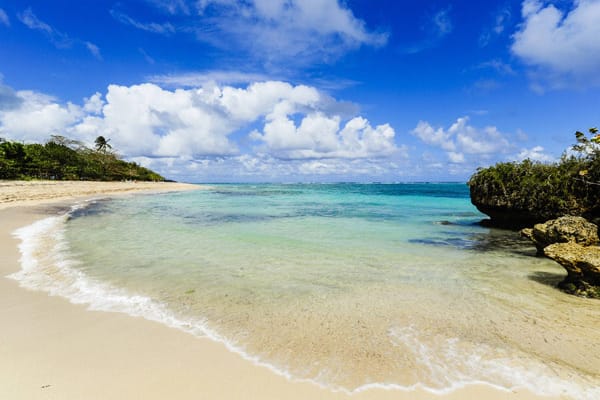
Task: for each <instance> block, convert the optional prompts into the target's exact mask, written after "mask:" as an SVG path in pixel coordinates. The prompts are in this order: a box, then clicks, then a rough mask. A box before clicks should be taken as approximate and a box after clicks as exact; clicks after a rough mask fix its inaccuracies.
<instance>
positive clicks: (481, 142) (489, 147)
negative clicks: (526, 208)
mask: <svg viewBox="0 0 600 400" xmlns="http://www.w3.org/2000/svg"><path fill="white" fill-rule="evenodd" d="M412 133H413V134H414V135H415V136H417V137H418V138H419V139H421V140H422V141H423V142H424V143H427V144H429V145H432V146H435V147H439V148H441V149H443V150H445V151H447V155H448V158H449V159H450V161H452V162H454V163H461V162H464V161H465V159H464V154H466V155H479V156H482V155H483V156H491V155H496V154H504V153H506V152H508V151H509V150H510V148H511V145H510V143H509V141H508V140H507V139H506V137H505V135H504V134H502V133H501V132H500V131H499V130H498V129H497V128H496V127H495V126H487V127H485V128H476V127H474V126H472V125H469V117H461V118H458V119H457V120H456V122H455V123H453V124H452V125H451V126H450V127H449V128H448V129H444V128H442V127H439V128H437V129H436V128H434V127H433V126H431V124H429V123H428V122H425V121H420V122H419V123H418V124H417V127H416V128H415V129H414V130H413V131H412Z"/></svg>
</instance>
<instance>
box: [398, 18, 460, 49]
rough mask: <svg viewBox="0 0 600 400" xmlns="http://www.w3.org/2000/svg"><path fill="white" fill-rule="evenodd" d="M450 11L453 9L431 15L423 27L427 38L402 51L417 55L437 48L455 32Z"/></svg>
mask: <svg viewBox="0 0 600 400" xmlns="http://www.w3.org/2000/svg"><path fill="white" fill-rule="evenodd" d="M450 11H451V8H450V7H447V8H444V9H441V10H439V11H437V12H436V13H435V14H433V15H430V16H429V17H428V18H427V22H426V23H425V24H423V26H422V27H421V30H422V31H424V32H425V34H426V37H425V38H424V39H423V40H421V41H419V42H417V43H413V44H411V45H408V46H406V47H405V48H403V49H402V51H403V52H404V53H406V54H416V53H420V52H421V51H424V50H427V49H430V48H432V47H435V46H437V45H438V44H439V43H440V41H441V40H442V39H443V38H444V37H445V36H447V35H448V34H450V33H451V32H452V31H453V30H454V25H453V23H452V19H451V18H450Z"/></svg>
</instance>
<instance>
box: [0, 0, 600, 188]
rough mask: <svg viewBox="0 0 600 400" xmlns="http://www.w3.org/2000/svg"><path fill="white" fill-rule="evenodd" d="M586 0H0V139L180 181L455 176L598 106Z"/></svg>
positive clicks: (599, 110) (597, 53) (593, 8)
mask: <svg viewBox="0 0 600 400" xmlns="http://www.w3.org/2000/svg"><path fill="white" fill-rule="evenodd" d="M598 21H600V0H578V1H569V0H557V1H538V0H525V1H486V2H472V1H419V2H415V1H393V0H348V1H341V0H243V1H241V0H238V1H234V0H134V1H132V0H129V1H125V0H123V1H101V0H98V1H63V0H55V1H52V2H49V1H36V0H31V1H27V0H26V1H22V0H19V1H6V0H0V74H1V75H0V137H4V138H9V139H13V140H21V141H25V142H30V141H45V140H47V139H48V138H49V136H50V135H52V134H61V135H65V136H68V137H71V138H74V139H78V140H82V141H84V142H86V143H92V142H93V140H94V138H95V137H96V136H98V135H104V136H105V137H108V138H110V139H111V143H112V144H113V146H114V147H115V149H116V150H117V151H118V152H119V153H120V154H121V155H123V156H124V157H126V158H128V159H130V160H134V161H136V162H139V163H140V164H142V165H145V166H149V167H151V168H153V169H155V170H157V171H159V172H161V173H163V174H164V175H166V176H167V177H169V178H173V179H178V180H185V181H192V182H212V181H233V182H242V181H284V182H295V181H311V182H312V181H386V182H395V181H464V180H466V179H468V177H469V176H470V174H472V173H473V171H474V170H475V169H476V168H477V167H479V166H486V165H490V164H492V163H495V162H497V161H511V160H520V159H523V158H527V157H529V158H532V159H536V160H540V161H552V160H555V159H557V158H558V157H560V155H561V153H562V152H563V151H564V150H565V149H566V148H568V147H569V146H570V145H571V144H572V143H573V141H574V136H573V132H574V131H575V130H585V129H587V128H588V127H591V126H595V125H597V124H598V121H599V120H600V74H598V71H600V39H599V38H600V23H598Z"/></svg>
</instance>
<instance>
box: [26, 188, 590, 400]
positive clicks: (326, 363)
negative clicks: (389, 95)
mask: <svg viewBox="0 0 600 400" xmlns="http://www.w3.org/2000/svg"><path fill="white" fill-rule="evenodd" d="M482 218H483V215H481V214H479V213H478V212H477V211H476V210H475V208H474V207H473V206H472V205H471V204H470V201H469V198H468V190H467V188H466V186H465V185H464V184H460V185H459V184H412V185H353V184H341V185H218V186H215V187H214V188H213V189H212V190H208V191H197V192H186V193H178V194H162V195H154V196H137V197H133V198H126V199H118V200H112V201H99V202H96V203H94V204H91V205H89V206H87V207H84V208H80V209H78V210H75V211H73V212H72V213H71V214H70V216H69V218H68V219H67V218H63V219H60V218H56V219H54V220H50V221H46V225H47V226H45V227H44V226H42V225H40V226H38V227H36V228H31V229H30V230H29V231H22V232H21V237H22V238H23V239H24V247H23V248H22V251H23V252H24V254H29V264H28V265H29V267H28V268H26V269H27V271H25V270H24V272H23V273H22V274H21V276H15V277H16V278H17V279H20V280H21V282H22V283H23V284H25V285H28V286H30V287H37V288H41V289H45V290H48V291H51V292H54V293H56V294H60V295H63V296H67V297H69V298H71V300H73V301H79V302H86V303H90V304H91V305H92V306H93V307H96V308H100V309H109V310H119V311H124V312H128V313H130V314H134V315H142V316H145V317H147V318H150V319H154V320H159V321H161V322H163V323H166V324H169V325H172V326H177V327H179V328H181V329H184V330H187V331H189V332H192V333H195V334H198V335H208V336H211V337H212V338H215V339H218V340H221V341H223V342H225V343H226V344H227V345H228V346H229V347H230V348H231V349H234V350H235V351H238V352H241V353H242V354H244V355H245V356H247V357H249V358H252V359H253V360H255V361H257V362H261V363H263V364H268V365H269V366H271V367H272V368H273V369H274V370H276V371H278V372H281V373H284V374H286V375H288V376H291V377H295V378H302V379H310V380H313V381H316V382H318V383H320V384H323V385H326V386H330V387H334V388H343V389H347V390H356V389H359V388H364V387H368V386H369V385H387V386H389V387H399V388H400V387H401V388H407V387H415V386H422V387H426V388H428V389H429V390H432V391H440V392H443V391H448V390H452V389H453V388H456V387H460V386H464V385H466V384H470V383H488V384H491V385H494V386H498V387H503V388H507V389H509V388H514V387H527V388H529V389H530V390H532V391H534V392H536V393H539V394H548V395H566V396H570V397H572V398H576V399H586V398H587V399H593V398H594V399H595V398H600V390H599V389H598V386H599V385H600V376H599V375H598V371H600V322H599V321H600V303H599V302H597V301H594V300H586V299H580V298H576V297H572V296H567V295H565V294H563V293H561V292H559V291H557V290H556V289H555V288H554V287H553V286H554V285H555V284H556V283H557V282H558V281H559V280H560V279H561V278H562V276H563V275H564V272H563V269H562V268H561V267H560V266H558V265H557V264H555V263H554V262H552V261H550V260H547V259H542V258H536V257H534V254H535V249H534V248H533V246H531V245H529V244H528V243H527V242H524V241H522V240H521V239H520V238H518V235H517V234H516V233H514V232H509V231H499V230H490V229H487V228H483V227H481V226H479V225H478V224H477V222H478V221H479V220H480V219H482ZM65 220H66V223H64V221H65ZM44 229H46V231H44ZM43 232H45V233H43ZM49 232H52V235H50V236H52V237H54V238H55V239H56V240H54V241H48V240H45V239H44V240H42V239H41V238H42V237H44V238H48V237H49V235H48V233H49ZM27 238H29V239H27ZM32 238H37V239H35V240H33V239H32ZM27 240H29V241H27ZM36 240H37V241H36ZM27 246H29V247H27ZM32 260H36V262H35V263H33V264H36V263H37V264H36V265H33V264H32ZM24 263H25V264H27V259H25V262H24Z"/></svg>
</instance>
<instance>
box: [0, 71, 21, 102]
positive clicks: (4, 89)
mask: <svg viewBox="0 0 600 400" xmlns="http://www.w3.org/2000/svg"><path fill="white" fill-rule="evenodd" d="M22 101H23V100H22V99H21V98H20V97H19V96H18V95H17V93H16V92H15V91H14V90H13V89H12V88H11V87H9V86H6V85H4V84H2V75H0V111H2V110H9V109H13V108H15V107H18V106H19V105H21V102H22Z"/></svg>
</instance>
